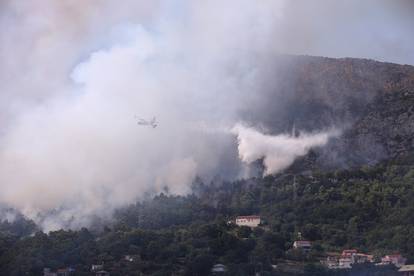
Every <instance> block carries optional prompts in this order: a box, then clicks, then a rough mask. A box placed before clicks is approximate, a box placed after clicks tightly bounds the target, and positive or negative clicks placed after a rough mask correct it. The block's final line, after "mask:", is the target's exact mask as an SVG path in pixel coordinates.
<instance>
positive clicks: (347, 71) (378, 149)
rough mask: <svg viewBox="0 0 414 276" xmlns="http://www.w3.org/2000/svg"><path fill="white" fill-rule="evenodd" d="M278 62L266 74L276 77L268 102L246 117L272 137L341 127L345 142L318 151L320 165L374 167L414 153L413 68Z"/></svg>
mask: <svg viewBox="0 0 414 276" xmlns="http://www.w3.org/2000/svg"><path fill="white" fill-rule="evenodd" d="M276 64H278V65H277V66H276V65H275V66H273V67H272V66H269V68H270V69H269V68H268V69H267V70H266V72H267V73H266V74H267V75H272V76H273V77H266V78H264V79H263V83H264V84H263V89H262V91H261V93H262V94H264V95H265V96H263V97H262V99H264V100H258V102H257V104H255V105H252V106H254V107H252V109H251V110H247V111H246V113H245V114H249V115H248V116H246V118H247V119H248V120H250V121H251V122H252V123H256V122H260V123H262V124H263V125H264V126H265V127H267V128H269V129H270V130H271V131H272V132H273V133H280V132H290V130H291V129H292V128H293V126H295V128H296V129H298V130H305V131H317V130H321V129H326V128H332V127H335V128H338V129H341V130H342V131H343V135H342V136H341V138H339V139H335V140H333V141H331V143H330V144H329V145H328V146H327V147H326V148H324V149H319V150H318V151H317V155H318V158H317V159H318V162H317V164H316V166H322V167H326V166H329V167H343V166H345V167H350V166H354V165H361V164H373V163H376V162H378V161H380V160H383V159H385V158H387V157H395V156H399V155H402V154H405V153H407V151H409V150H412V149H413V147H414V144H413V139H412V137H413V135H414V113H413V108H414V107H413V106H414V67H413V66H408V65H398V64H391V63H383V62H377V61H373V60H364V59H351V58H345V59H332V58H322V57H309V56H284V57H279V58H278V60H277V62H276ZM269 72H271V73H269ZM266 74H265V75H266ZM270 83H273V85H271V84H270ZM262 94H261V95H262ZM272 99H274V100H273V101H272ZM252 114H254V115H252Z"/></svg>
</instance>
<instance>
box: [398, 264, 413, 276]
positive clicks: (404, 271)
mask: <svg viewBox="0 0 414 276" xmlns="http://www.w3.org/2000/svg"><path fill="white" fill-rule="evenodd" d="M398 272H399V273H401V275H402V276H414V265H403V266H402V267H401V268H400V269H399V270H398Z"/></svg>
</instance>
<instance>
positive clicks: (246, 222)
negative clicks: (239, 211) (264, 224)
mask: <svg viewBox="0 0 414 276" xmlns="http://www.w3.org/2000/svg"><path fill="white" fill-rule="evenodd" d="M236 224H237V225H238V226H248V227H257V226H259V224H260V216H238V217H237V218H236Z"/></svg>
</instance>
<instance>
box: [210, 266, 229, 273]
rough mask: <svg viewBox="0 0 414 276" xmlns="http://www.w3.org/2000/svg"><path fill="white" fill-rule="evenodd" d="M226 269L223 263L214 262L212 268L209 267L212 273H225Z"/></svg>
mask: <svg viewBox="0 0 414 276" xmlns="http://www.w3.org/2000/svg"><path fill="white" fill-rule="evenodd" d="M226 271H227V267H226V266H225V265H223V264H215V265H214V266H213V268H212V269H211V273H212V274H213V275H215V274H221V273H225V272H226Z"/></svg>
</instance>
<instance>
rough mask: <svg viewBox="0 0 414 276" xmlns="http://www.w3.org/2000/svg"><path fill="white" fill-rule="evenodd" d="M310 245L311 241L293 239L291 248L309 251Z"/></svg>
mask: <svg viewBox="0 0 414 276" xmlns="http://www.w3.org/2000/svg"><path fill="white" fill-rule="evenodd" d="M311 247H312V242H310V241H303V240H302V241H295V242H294V243H293V248H295V249H301V250H304V251H309V250H310V249H311Z"/></svg>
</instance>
